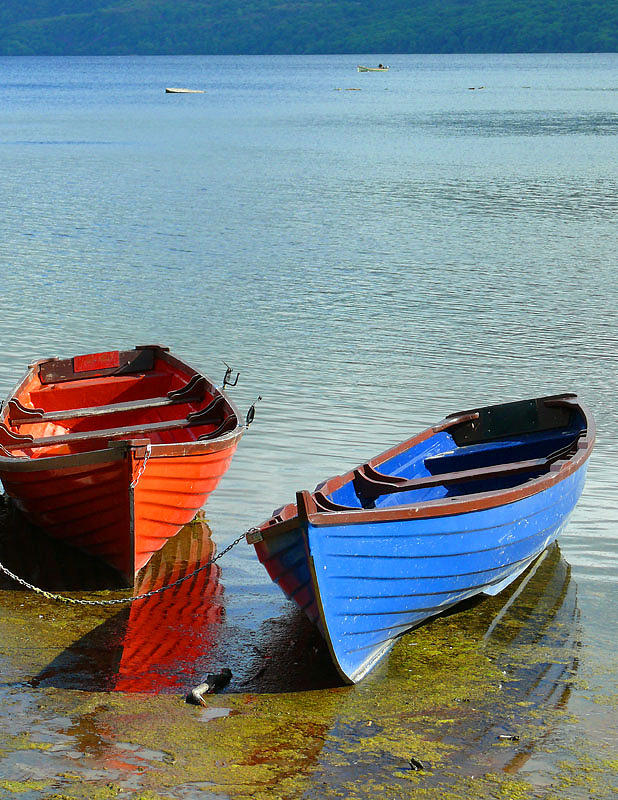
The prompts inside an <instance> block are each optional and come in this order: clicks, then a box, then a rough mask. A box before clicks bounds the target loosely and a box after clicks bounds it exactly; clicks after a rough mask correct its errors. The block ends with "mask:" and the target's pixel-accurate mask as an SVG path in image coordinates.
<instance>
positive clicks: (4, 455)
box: [0, 345, 245, 585]
mask: <svg viewBox="0 0 618 800" xmlns="http://www.w3.org/2000/svg"><path fill="white" fill-rule="evenodd" d="M244 430H245V425H243V424H242V423H241V422H240V418H239V414H238V410H237V408H236V406H235V405H234V404H233V403H232V401H231V400H230V399H229V398H228V397H227V396H226V395H225V393H224V392H223V391H222V389H220V388H217V387H216V386H215V385H214V384H213V383H212V381H211V380H210V379H209V378H208V377H206V376H205V375H201V374H200V373H198V372H197V371H196V370H195V369H193V368H192V367H190V366H188V365H187V364H185V363H184V362H182V361H180V360H179V359H178V358H176V357H174V356H173V355H172V354H171V353H170V352H169V351H168V349H167V348H164V347H159V346H158V345H148V346H145V347H136V348H135V349H134V350H129V351H124V352H121V351H117V350H116V351H112V352H106V353H92V354H90V355H84V356H75V357H74V358H69V359H49V360H43V361H37V362H36V363H35V364H33V365H32V366H31V367H30V368H29V370H28V373H27V374H26V376H25V378H24V379H23V380H22V381H21V383H20V384H19V385H18V386H17V387H16V388H15V389H14V390H13V392H12V393H11V394H10V395H9V397H8V398H7V399H6V400H5V401H4V403H3V406H2V411H1V412H0V479H1V480H2V483H3V485H4V489H5V491H6V493H7V494H8V495H9V496H10V497H12V498H13V499H14V501H15V502H16V503H17V505H18V506H19V508H21V510H22V511H24V513H25V514H26V515H27V516H28V517H29V518H30V520H31V521H32V522H33V523H34V524H35V525H37V526H39V527H41V528H42V529H43V530H45V531H46V532H47V533H49V534H50V535H51V536H54V537H56V538H58V539H62V540H63V541H66V542H67V543H69V544H71V545H73V546H75V547H78V548H80V549H81V550H84V551H86V552H88V553H90V554H92V555H96V556H99V557H100V558H101V559H103V560H104V561H105V562H107V563H108V564H110V565H111V566H113V567H115V568H116V569H117V570H118V571H119V572H120V573H121V574H122V576H123V577H124V579H125V580H126V582H127V584H128V585H133V582H134V577H135V573H136V572H137V571H138V570H139V569H140V568H141V567H143V566H144V565H145V564H147V563H148V560H149V559H150V558H151V556H152V555H153V553H155V552H157V551H158V550H160V549H161V548H162V547H163V545H164V544H165V542H166V541H167V540H168V539H169V538H170V537H172V536H174V535H175V534H176V533H177V532H178V531H179V530H180V528H181V527H182V526H183V525H185V524H186V523H187V522H190V521H191V520H192V519H193V517H194V516H195V514H196V512H197V511H198V510H199V509H200V508H201V507H202V506H203V505H204V503H205V502H206V500H207V498H208V496H209V495H210V493H211V492H212V491H213V490H214V489H215V487H216V486H217V484H218V483H219V480H220V479H221V477H222V475H223V474H224V473H225V471H226V470H227V468H228V467H229V465H230V462H231V459H232V456H233V455H234V452H235V450H236V447H237V445H238V442H239V440H240V437H241V436H242V434H243V432H244Z"/></svg>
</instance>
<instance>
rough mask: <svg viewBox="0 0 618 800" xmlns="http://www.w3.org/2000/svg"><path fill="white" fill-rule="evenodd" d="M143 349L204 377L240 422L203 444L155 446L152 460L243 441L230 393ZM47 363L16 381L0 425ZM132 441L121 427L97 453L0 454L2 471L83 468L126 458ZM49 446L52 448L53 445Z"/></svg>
mask: <svg viewBox="0 0 618 800" xmlns="http://www.w3.org/2000/svg"><path fill="white" fill-rule="evenodd" d="M143 349H151V350H153V351H154V355H155V357H156V358H160V359H161V360H162V361H165V362H167V363H168V364H169V365H170V367H171V368H172V369H173V370H175V371H176V372H179V373H182V374H185V375H188V376H189V377H193V376H194V375H200V376H202V377H204V378H205V379H206V381H207V384H208V388H209V390H210V392H211V393H212V395H213V397H215V396H217V395H219V396H221V397H223V398H224V399H225V403H226V405H227V406H228V408H229V410H230V411H231V414H233V415H234V416H235V418H236V422H237V425H236V427H235V428H233V429H232V430H231V431H227V432H225V433H223V434H221V436H218V437H217V438H215V439H207V440H203V441H199V440H197V441H194V442H186V441H185V442H178V443H164V444H163V443H162V444H153V445H152V452H151V457H154V458H157V457H182V456H191V455H202V454H204V453H209V452H217V451H219V450H224V449H226V448H228V447H230V446H231V445H233V444H234V443H236V442H237V441H238V440H239V439H240V438H241V436H242V434H243V432H244V427H245V426H244V425H243V424H242V423H241V422H240V414H239V410H238V407H237V406H236V404H235V403H234V401H233V400H232V399H231V398H230V397H229V396H228V395H227V394H224V393H223V391H222V390H221V389H219V388H217V387H216V386H215V384H214V383H213V381H212V380H211V379H210V378H209V377H208V376H207V375H204V374H203V373H201V372H199V371H198V370H196V369H194V368H193V367H191V366H190V365H189V364H188V363H187V362H185V361H181V360H180V359H179V358H177V357H176V356H174V355H172V354H171V353H170V352H169V351H168V350H167V348H163V347H161V346H159V345H144V346H138V347H136V348H135V350H136V351H137V350H143ZM48 361H50V359H49V358H44V359H39V360H37V361H35V362H34V363H32V364H31V365H30V366H29V368H28V370H27V371H26V373H25V374H24V376H23V377H22V378H21V379H20V380H19V381H18V382H17V384H16V385H15V386H14V388H13V389H12V390H11V391H10V392H9V394H8V395H7V397H6V399H5V401H4V402H3V404H2V408H1V411H0V422H5V424H6V423H8V415H9V406H8V401H9V400H11V399H12V398H13V397H15V396H17V395H18V394H19V393H20V392H22V391H24V390H25V388H26V387H27V386H28V385H29V384H31V383H32V382H33V381H38V377H37V375H38V368H39V366H40V365H41V364H44V363H46V362H48ZM196 424H198V423H196ZM7 427H8V425H7ZM93 434H94V435H93V437H92V438H93V439H96V431H93ZM125 434H126V436H125V438H124V439H123V438H122V436H124V435H125ZM133 439H135V435H134V434H133V433H132V432H131V431H130V430H129V429H128V428H119V429H118V431H117V433H116V434H115V438H114V440H113V441H110V442H109V443H108V445H107V446H106V447H104V448H96V449H94V450H88V451H84V452H81V453H62V454H58V455H54V454H50V455H45V456H42V457H40V458H31V457H30V456H13V455H4V454H3V453H2V451H0V465H1V466H2V468H3V469H7V470H9V471H18V472H27V471H39V470H48V469H56V468H62V467H75V466H82V465H86V464H91V463H97V462H99V461H105V460H109V459H110V458H112V459H116V458H122V457H124V456H123V453H124V452H126V451H127V449H130V448H131V447H132V446H133V444H132V441H131V440H133ZM23 446H24V448H25V449H27V448H28V444H27V443H26V442H25V443H24V445H23ZM48 446H50V447H53V446H54V444H53V442H52V443H50V444H49V445H48ZM59 446H60V445H59Z"/></svg>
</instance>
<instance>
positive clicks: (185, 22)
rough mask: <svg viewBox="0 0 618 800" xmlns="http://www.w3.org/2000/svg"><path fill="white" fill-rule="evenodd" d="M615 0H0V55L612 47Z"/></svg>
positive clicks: (616, 34) (616, 32) (615, 44)
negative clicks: (380, 0) (0, 1)
mask: <svg viewBox="0 0 618 800" xmlns="http://www.w3.org/2000/svg"><path fill="white" fill-rule="evenodd" d="M616 51H618V3H617V2H616V0H382V2H377V1H376V0H2V4H1V6H0V54H2V55H28V54H29V55H97V54H98V55H107V54H109V55H121V54H174V53H175V54H240V53H247V54H249V53H487V52H530V53H535V52H616Z"/></svg>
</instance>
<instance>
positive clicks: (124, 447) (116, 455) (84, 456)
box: [0, 425, 244, 473]
mask: <svg viewBox="0 0 618 800" xmlns="http://www.w3.org/2000/svg"><path fill="white" fill-rule="evenodd" d="M243 433H244V426H242V425H239V426H238V427H237V428H236V429H235V430H233V431H230V432H229V433H227V434H224V435H223V436H220V437H218V438H217V439H211V440H205V441H195V442H178V443H176V444H153V445H152V449H151V454H150V456H149V458H179V457H182V456H199V455H205V454H207V453H216V452H219V451H220V450H226V449H228V448H230V447H232V446H233V445H235V444H236V443H237V442H238V441H240V439H241V437H242V435H243ZM133 438H135V437H133ZM143 448H144V445H134V444H132V443H131V440H130V439H129V440H127V439H118V440H115V441H114V442H113V443H112V444H110V445H108V446H107V447H104V448H101V449H100V450H88V451H85V452H83V453H64V454H62V455H56V456H54V455H51V456H44V457H43V458H29V457H27V456H14V457H12V458H6V457H3V456H2V455H0V472H2V471H4V472H7V473H8V472H40V471H42V470H52V469H53V470H62V469H68V468H71V467H81V466H87V465H88V464H96V463H99V462H102V461H115V460H117V459H120V458H124V456H125V455H126V453H128V451H129V450H131V449H142V450H143Z"/></svg>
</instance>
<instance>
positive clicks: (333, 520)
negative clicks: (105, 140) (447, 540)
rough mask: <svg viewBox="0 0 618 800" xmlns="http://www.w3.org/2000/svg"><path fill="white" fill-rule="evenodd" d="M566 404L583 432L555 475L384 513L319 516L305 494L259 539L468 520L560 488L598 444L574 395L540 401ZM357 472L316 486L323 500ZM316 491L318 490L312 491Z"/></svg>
mask: <svg viewBox="0 0 618 800" xmlns="http://www.w3.org/2000/svg"><path fill="white" fill-rule="evenodd" d="M562 398H568V402H569V405H571V407H572V408H574V409H579V410H580V411H581V413H582V414H583V416H584V418H585V420H586V432H585V433H584V434H583V435H582V439H581V440H580V442H579V445H578V449H577V451H576V452H575V454H574V455H573V456H572V457H570V458H569V459H568V461H565V462H563V463H562V464H561V465H560V467H559V469H550V471H549V472H547V473H545V474H543V475H541V476H539V477H537V478H534V479H532V480H530V481H528V482H526V483H524V484H522V485H520V486H515V487H513V488H511V489H506V490H504V489H502V490H495V491H490V492H478V493H474V494H469V495H466V496H465V498H460V497H448V498H440V499H437V500H424V501H420V502H418V503H412V504H409V505H401V506H391V507H388V508H384V509H359V510H358V511H356V510H354V511H327V512H323V511H319V510H318V508H317V506H316V504H315V502H314V499H313V492H309V491H307V490H303V491H301V492H298V493H297V503H296V507H297V512H296V514H295V515H294V516H293V517H291V518H289V519H285V520H282V521H281V522H278V523H275V524H274V525H268V524H267V523H268V521H269V520H267V521H266V523H263V524H262V525H261V526H260V527H259V530H260V533H261V534H262V536H263V538H265V539H267V538H270V537H272V536H275V535H279V534H281V533H284V532H287V531H288V530H291V529H293V528H294V527H297V526H298V523H299V521H302V522H309V523H311V524H312V525H315V526H316V527H325V526H332V525H353V524H355V523H372V522H390V521H397V520H407V519H428V518H434V517H444V516H451V515H456V514H466V513H469V512H471V511H482V510H485V509H489V508H495V507H497V506H501V505H507V504H510V503H515V502H517V501H518V500H523V499H524V498H526V497H531V496H532V495H535V494H538V493H540V492H543V491H545V490H546V489H549V488H550V487H551V486H554V485H556V484H557V483H560V482H561V481H563V480H564V479H565V478H567V477H568V476H569V475H572V474H573V473H574V472H576V471H577V470H578V469H579V468H580V467H581V466H583V464H584V463H585V462H586V461H587V459H588V458H589V456H590V453H591V452H592V448H593V446H594V442H595V439H596V427H595V424H594V420H593V418H592V415H591V414H590V413H589V411H588V409H587V407H586V406H585V405H584V404H582V403H580V402H579V401H578V400H577V399H576V396H575V395H572V394H569V395H555V396H552V397H551V398H549V397H547V398H540V399H543V400H556V401H558V400H560V399H562ZM474 413H475V412H474V411H472V412H458V413H456V414H451V415H449V416H447V417H445V419H443V420H442V421H441V422H439V423H438V424H437V425H433V426H431V427H429V428H427V429H426V430H424V431H421V433H419V434H416V435H415V436H412V437H411V438H410V439H406V440H405V441H404V442H401V443H400V444H397V445H395V446H394V447H391V448H389V449H387V450H385V451H383V452H382V453H380V454H379V455H377V456H374V457H373V458H371V459H370V460H369V461H367V462H366V463H367V464H369V465H370V466H372V467H377V466H379V465H380V464H382V463H383V462H384V461H386V460H388V459H389V458H392V457H393V456H395V455H398V454H399V453H401V452H403V451H404V450H407V449H409V448H410V447H413V446H414V445H416V444H419V443H420V442H423V441H425V439H428V438H429V437H430V436H433V435H434V434H435V433H439V432H440V431H443V430H447V429H448V428H450V427H453V426H454V425H457V424H459V423H461V422H462V421H465V418H468V419H469V418H472V417H470V416H469V415H473V414H474ZM357 469H359V467H358V466H357V467H354V468H353V469H351V470H349V471H348V472H346V473H343V474H342V475H335V476H333V477H331V478H329V479H327V480H326V481H323V482H321V483H320V484H318V487H317V488H319V490H320V491H322V492H323V493H324V494H329V493H331V492H333V491H335V490H336V489H338V488H340V487H341V486H343V485H344V484H345V483H347V482H348V481H350V480H352V479H353V477H354V472H355V470H357ZM314 491H316V490H314Z"/></svg>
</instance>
